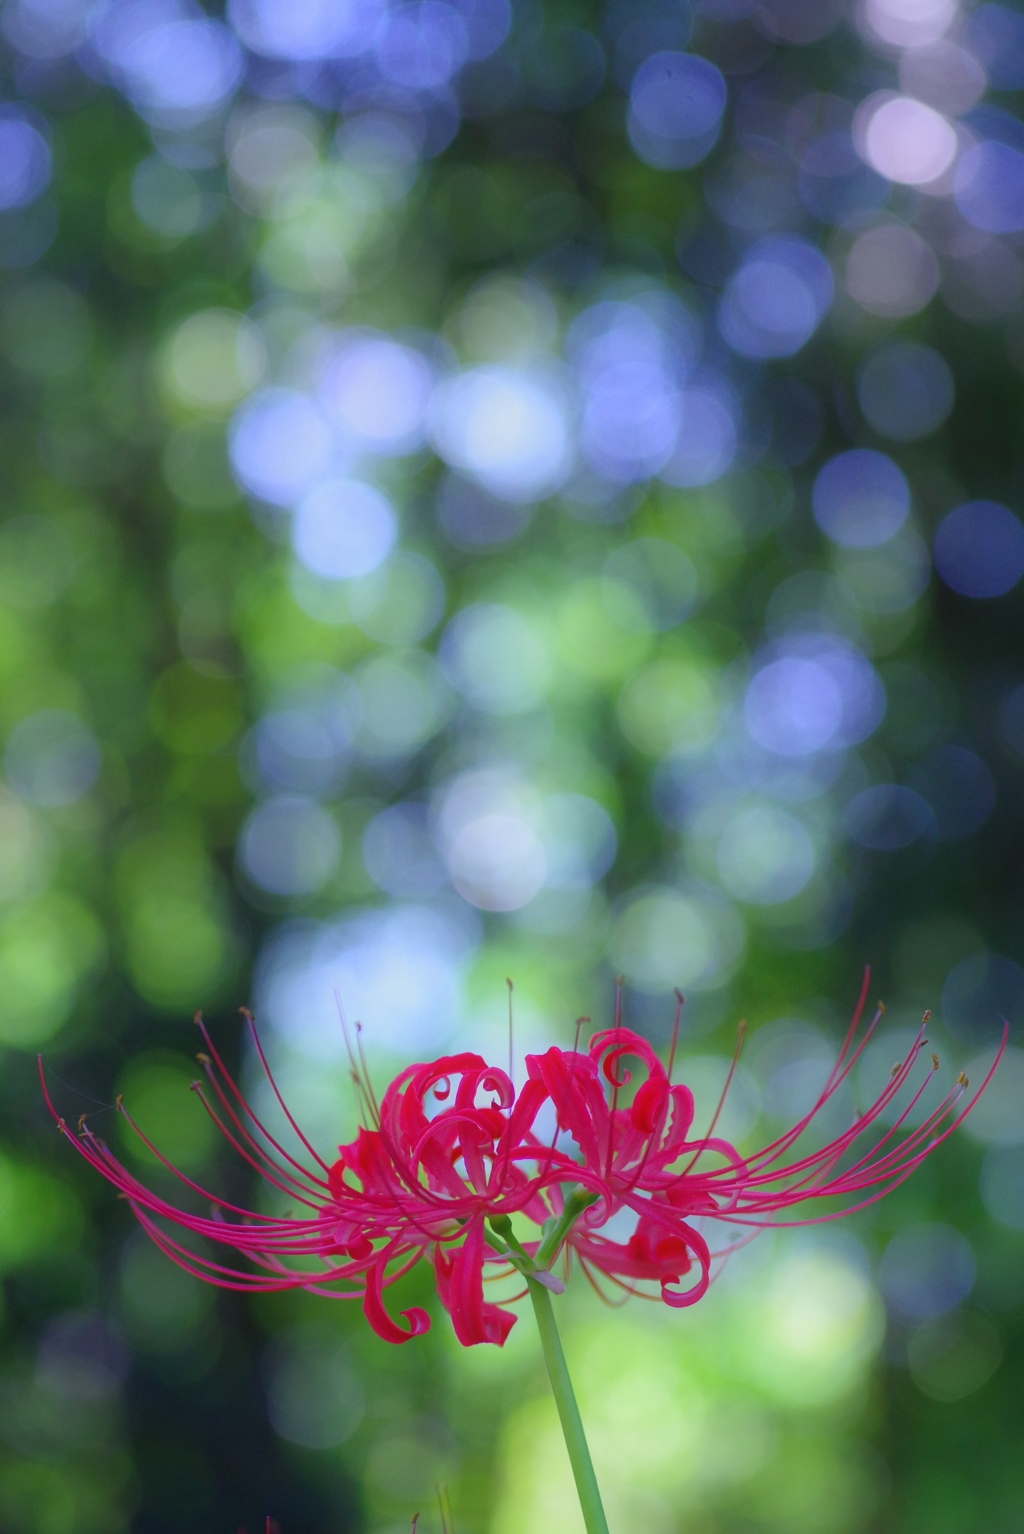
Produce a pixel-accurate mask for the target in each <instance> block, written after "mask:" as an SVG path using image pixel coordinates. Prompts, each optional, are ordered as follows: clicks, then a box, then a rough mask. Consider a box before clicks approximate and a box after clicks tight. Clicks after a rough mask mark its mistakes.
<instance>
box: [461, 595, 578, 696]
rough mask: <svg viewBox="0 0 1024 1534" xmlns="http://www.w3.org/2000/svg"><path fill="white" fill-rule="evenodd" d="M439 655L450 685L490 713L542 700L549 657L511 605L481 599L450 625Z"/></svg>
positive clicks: (547, 677)
mask: <svg viewBox="0 0 1024 1534" xmlns="http://www.w3.org/2000/svg"><path fill="white" fill-rule="evenodd" d="M438 656H439V659H440V662H441V669H442V671H443V672H444V674H445V676H446V677H447V678H448V680H449V681H450V682H451V684H452V686H453V687H455V688H457V689H458V691H459V692H461V693H462V695H463V697H465V698H466V699H467V701H468V702H470V703H471V704H473V706H474V707H475V708H479V709H482V710H483V711H484V712H485V713H489V714H518V713H522V712H524V711H525V710H526V709H530V708H534V707H536V705H537V704H538V703H539V702H540V701H541V699H542V698H543V695H544V690H545V688H546V686H547V684H548V681H549V679H550V675H551V658H550V656H549V653H548V649H547V646H546V645H545V644H544V641H543V639H542V638H541V636H540V635H539V634H538V633H537V631H536V629H535V628H534V627H533V626H532V625H531V624H530V623H528V622H527V620H526V619H525V618H523V617H522V616H521V615H520V614H519V613H517V612H516V611H515V610H514V609H513V608H511V607H504V606H501V605H500V604H499V603H496V602H480V603H476V604H475V605H474V606H472V607H466V608H463V610H462V612H460V613H457V614H456V616H455V617H454V618H453V619H452V621H451V623H449V625H448V627H447V628H446V629H445V631H444V635H443V637H442V639H441V645H440V649H439V651H438Z"/></svg>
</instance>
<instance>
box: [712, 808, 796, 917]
mask: <svg viewBox="0 0 1024 1534" xmlns="http://www.w3.org/2000/svg"><path fill="white" fill-rule="evenodd" d="M716 861H717V865H718V877H719V878H720V879H721V881H722V884H723V886H724V888H725V889H726V890H727V891H728V893H729V894H730V895H732V896H734V898H735V899H737V900H743V901H746V902H747V903H749V904H751V905H763V906H770V905H780V904H781V903H782V902H783V901H786V900H792V898H793V897H794V895H798V894H799V893H800V891H801V890H802V889H804V888H805V887H806V885H807V884H808V883H809V882H810V879H811V876H812V874H813V873H814V867H815V862H816V859H815V854H814V844H813V842H812V841H811V838H810V836H809V835H808V834H807V831H806V829H805V827H804V826H802V825H801V824H800V822H799V820H797V819H796V817H795V816H793V815H788V814H786V812H785V811H784V810H779V809H774V808H771V807H769V806H759V807H756V808H753V809H749V810H744V811H743V812H742V813H741V814H739V815H737V816H735V817H734V819H733V820H731V821H730V822H729V824H728V825H727V826H726V828H725V830H724V831H723V833H722V836H721V838H720V840H719V843H718V853H717V858H716Z"/></svg>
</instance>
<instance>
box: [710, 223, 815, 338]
mask: <svg viewBox="0 0 1024 1534" xmlns="http://www.w3.org/2000/svg"><path fill="white" fill-rule="evenodd" d="M833 292H834V288H833V282H832V272H831V269H830V267H829V264H828V262H827V261H826V260H825V257H824V256H823V255H822V253H821V251H820V250H818V249H817V247H816V246H814V245H811V244H809V243H808V241H806V240H800V239H797V238H796V237H795V236H793V235H773V236H772V237H770V238H769V239H766V240H761V241H760V242H759V243H758V244H756V245H754V246H753V247H752V249H751V250H749V251H748V252H747V255H746V256H745V258H744V260H743V262H742V264H741V265H740V267H739V270H738V271H737V272H735V273H734V274H733V276H732V277H730V279H729V282H728V284H727V286H726V289H725V293H724V295H723V298H722V303H721V305H720V308H719V311H718V324H719V328H720V330H721V332H722V335H723V336H724V337H725V339H726V341H727V342H728V344H729V345H730V346H731V347H732V349H733V350H734V351H737V352H739V353H740V354H741V355H742V356H745V357H791V356H792V355H793V354H794V353H795V352H798V351H799V350H800V349H801V347H803V346H806V344H807V342H808V341H809V340H810V339H811V336H812V335H813V334H814V332H815V330H817V328H818V326H819V324H820V323H821V321H822V319H823V318H824V316H825V314H826V313H827V312H828V309H829V307H830V305H831V303H832V297H833Z"/></svg>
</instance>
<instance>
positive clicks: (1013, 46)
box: [962, 5, 1024, 91]
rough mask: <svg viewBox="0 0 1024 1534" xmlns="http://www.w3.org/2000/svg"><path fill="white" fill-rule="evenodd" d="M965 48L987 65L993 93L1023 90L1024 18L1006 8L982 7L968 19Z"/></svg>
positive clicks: (1002, 6) (1018, 12)
mask: <svg viewBox="0 0 1024 1534" xmlns="http://www.w3.org/2000/svg"><path fill="white" fill-rule="evenodd" d="M962 41H963V45H964V47H965V48H969V49H970V51H971V53H973V55H974V57H975V58H976V59H977V60H978V61H979V63H981V64H982V65H984V68H985V73H986V74H987V75H988V83H989V84H990V85H991V87H992V89H993V90H997V91H1019V90H1020V89H1021V88H1022V87H1024V16H1022V15H1021V13H1020V11H1015V10H1011V9H1010V7H1009V6H1007V5H979V6H978V8H977V10H975V11H972V12H971V13H970V15H969V16H968V17H967V20H966V22H965V24H964V30H963V38H962Z"/></svg>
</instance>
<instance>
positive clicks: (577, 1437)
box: [526, 1274, 608, 1534]
mask: <svg viewBox="0 0 1024 1534" xmlns="http://www.w3.org/2000/svg"><path fill="white" fill-rule="evenodd" d="M526 1284H527V1287H528V1289H529V1291H530V1299H531V1300H532V1301H533V1313H534V1315H535V1316H536V1317H537V1330H538V1331H539V1332H540V1341H541V1347H542V1348H543V1349H544V1362H545V1363H546V1364H547V1366H548V1378H549V1379H550V1381H551V1389H552V1392H553V1393H554V1397H555V1405H556V1406H557V1407H558V1415H559V1418H560V1419H561V1423H562V1433H563V1435H564V1437H565V1447H566V1448H567V1449H568V1451H569V1463H570V1465H571V1466H572V1473H573V1477H574V1479H575V1481H576V1491H577V1494H578V1496H579V1499H580V1508H581V1509H582V1512H583V1523H584V1525H585V1527H586V1530H587V1534H608V1520H607V1519H606V1518H605V1516H604V1508H603V1507H602V1506H601V1493H600V1492H599V1491H598V1489H597V1476H596V1475H595V1474H594V1462H593V1460H592V1459H591V1458H590V1450H589V1448H588V1447H587V1440H586V1436H585V1434H584V1432H583V1421H582V1419H581V1417H580V1409H579V1407H578V1406H577V1405H576V1397H575V1395H574V1394H573V1388H572V1380H571V1379H570V1378H569V1370H568V1368H567V1367H566V1363H565V1354H564V1353H563V1352H562V1342H561V1338H560V1337H559V1335H558V1328H557V1326H556V1325H555V1312H554V1310H553V1309H552V1307H551V1295H550V1293H549V1292H548V1290H547V1289H545V1287H544V1285H543V1284H539V1283H538V1282H537V1280H536V1279H535V1278H531V1277H530V1275H529V1274H527V1275H526Z"/></svg>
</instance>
